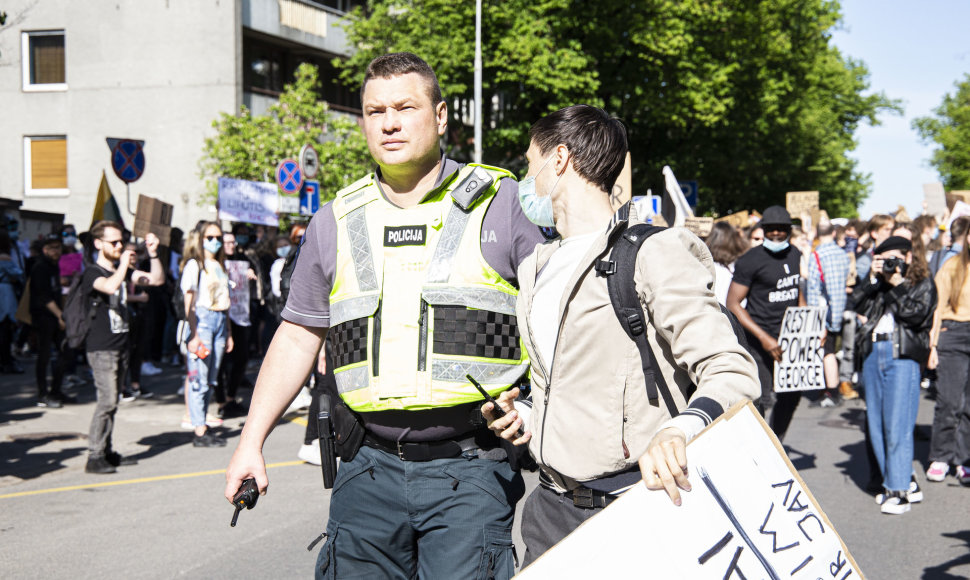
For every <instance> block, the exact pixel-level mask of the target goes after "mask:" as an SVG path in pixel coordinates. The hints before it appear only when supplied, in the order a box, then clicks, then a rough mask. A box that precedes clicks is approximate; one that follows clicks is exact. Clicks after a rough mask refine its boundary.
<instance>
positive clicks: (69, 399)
mask: <svg viewBox="0 0 970 580" xmlns="http://www.w3.org/2000/svg"><path fill="white" fill-rule="evenodd" d="M51 398H56V399H57V400H58V401H60V403H61V405H77V397H75V396H74V395H65V394H64V393H58V394H57V395H53V396H52V397H51Z"/></svg>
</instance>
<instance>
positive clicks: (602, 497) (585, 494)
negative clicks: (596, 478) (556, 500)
mask: <svg viewBox="0 0 970 580" xmlns="http://www.w3.org/2000/svg"><path fill="white" fill-rule="evenodd" d="M563 495H565V496H566V497H567V498H569V499H571V500H573V505H574V506H576V507H578V508H584V509H596V508H605V507H606V506H608V505H610V504H611V503H613V501H614V500H615V499H616V498H617V497H618V496H615V495H613V494H611V493H606V492H605V491H596V490H595V489H590V488H588V487H577V488H576V489H574V490H572V491H567V492H566V493H565V494H563Z"/></svg>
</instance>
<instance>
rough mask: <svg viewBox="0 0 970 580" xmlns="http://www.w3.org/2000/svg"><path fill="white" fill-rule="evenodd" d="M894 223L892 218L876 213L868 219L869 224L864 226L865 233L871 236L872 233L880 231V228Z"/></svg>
mask: <svg viewBox="0 0 970 580" xmlns="http://www.w3.org/2000/svg"><path fill="white" fill-rule="evenodd" d="M895 223H896V220H895V219H893V216H891V215H886V214H881V213H877V214H876V215H874V216H872V217H871V218H869V223H867V224H866V231H867V232H869V233H870V234H871V233H872V232H875V231H878V230H881V229H882V228H884V227H886V224H895ZM856 231H858V230H856Z"/></svg>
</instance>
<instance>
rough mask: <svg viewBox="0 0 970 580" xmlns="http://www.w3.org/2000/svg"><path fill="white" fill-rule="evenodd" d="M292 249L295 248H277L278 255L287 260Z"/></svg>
mask: <svg viewBox="0 0 970 580" xmlns="http://www.w3.org/2000/svg"><path fill="white" fill-rule="evenodd" d="M292 249H293V246H283V247H282V248H276V255H277V256H279V257H280V258H285V257H287V256H289V255H290V250H292Z"/></svg>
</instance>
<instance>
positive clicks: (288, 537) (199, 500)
mask: <svg viewBox="0 0 970 580" xmlns="http://www.w3.org/2000/svg"><path fill="white" fill-rule="evenodd" d="M25 366H31V363H29V362H28V363H25ZM28 371H32V368H29V369H28ZM30 377H32V373H30V372H28V373H27V374H24V375H0V577H2V578H67V577H70V578H99V579H100V578H106V577H107V578H112V577H125V578H173V577H180V578H230V577H231V578H266V577H274V578H307V577H311V575H312V570H313V565H314V562H315V558H316V550H314V551H313V552H308V551H307V549H306V546H307V545H308V544H309V543H310V542H311V541H312V540H313V539H314V538H316V537H317V536H318V535H319V534H320V532H322V531H323V530H324V528H325V526H326V521H327V503H328V500H329V493H328V492H327V491H325V490H324V489H323V486H322V484H321V476H320V470H319V468H318V467H315V466H312V465H308V464H305V463H303V462H301V461H299V460H298V459H297V457H296V453H297V450H298V448H299V446H300V444H301V443H302V440H303V429H304V427H303V425H304V424H305V423H302V418H301V415H300V413H298V412H293V413H290V414H288V415H287V416H286V417H285V418H284V420H283V421H282V422H281V423H280V425H279V426H278V427H277V429H276V431H275V432H274V433H273V435H272V436H271V437H270V438H269V440H268V441H267V443H266V446H265V449H264V453H265V457H266V461H267V463H268V464H269V465H270V469H269V478H270V491H269V493H268V494H267V495H266V496H264V497H261V498H260V500H259V502H258V505H257V506H256V508H255V509H254V510H252V511H244V512H242V514H241V515H240V517H239V523H238V525H237V526H236V527H235V528H230V527H229V520H230V519H231V516H232V512H233V509H232V507H231V506H230V505H229V504H228V503H227V502H226V500H225V498H223V497H222V492H223V487H224V481H225V479H224V475H223V470H224V469H225V466H226V464H227V463H228V461H229V457H230V456H231V454H232V450H233V445H234V444H235V441H236V439H237V437H238V434H239V431H240V428H241V426H242V423H243V419H242V418H239V419H229V420H227V421H226V423H225V425H224V426H223V427H222V428H221V429H220V431H221V432H222V434H223V435H224V436H226V437H228V438H229V443H230V444H229V446H228V447H225V448H221V449H200V448H195V447H193V446H192V444H191V439H192V435H191V432H190V431H186V430H182V429H181V428H180V426H179V423H180V420H181V417H182V414H183V412H184V404H183V400H182V397H181V396H179V395H177V394H176V390H177V388H178V385H179V382H180V377H181V371H179V370H178V369H175V368H171V367H168V368H166V370H165V373H163V374H162V375H160V376H158V377H152V378H149V379H146V381H145V385H146V387H148V388H150V389H151V390H152V391H154V392H155V393H156V396H155V398H153V399H147V400H137V401H133V402H129V403H122V404H121V408H120V409H119V412H118V415H117V420H116V425H115V430H114V441H115V448H116V449H117V450H118V451H120V452H121V453H123V454H125V455H132V456H134V457H136V458H137V459H138V460H139V463H138V464H137V465H134V466H129V467H123V468H119V471H118V473H116V474H112V475H89V474H86V473H84V464H85V461H86V443H87V437H86V433H87V430H88V426H89V422H90V418H91V414H92V412H93V409H94V389H93V387H92V386H91V385H87V386H82V387H79V388H78V389H76V390H75V391H74V392H75V394H77V395H78V397H79V399H80V402H79V403H80V404H78V405H69V406H66V407H64V408H62V409H40V408H37V407H35V406H34V402H35V393H34V387H33V379H32V378H30ZM242 394H244V395H248V394H249V392H248V391H243V393H242ZM862 409H863V403H862V402H861V401H851V402H847V403H845V404H844V405H843V406H841V407H837V408H832V409H820V408H810V407H808V406H807V404H805V402H803V404H802V406H801V407H800V408H799V409H798V411H797V412H796V414H795V419H794V421H793V423H792V427H791V429H790V432H789V435H788V438H787V440H786V441H785V443H786V445H787V446H789V449H790V453H789V455H790V457H791V459H792V461H793V463H794V465H795V466H796V468H798V470H799V472H800V474H801V476H802V478H803V479H804V480H805V482H806V483H807V484H808V486H809V488H810V489H811V490H812V492H813V493H814V494H815V496H816V498H817V499H818V501H819V503H820V504H821V506H822V508H823V509H824V510H825V511H826V513H827V514H828V516H829V518H830V519H831V521H832V523H833V525H834V526H835V528H836V529H837V530H838V532H839V533H840V534H841V536H842V538H843V539H844V541H845V543H846V544H847V545H848V547H849V550H850V551H851V553H852V554H853V556H854V557H855V559H856V561H857V562H858V564H859V566H860V567H861V569H862V571H863V572H865V573H866V575H867V577H869V578H872V579H883V578H890V579H908V578H926V579H949V578H970V517H968V516H970V501H968V500H970V495H968V494H970V489H968V488H963V487H961V486H960V485H958V484H957V483H956V482H955V481H954V480H953V479H952V477H951V478H950V479H948V480H947V481H946V482H944V483H927V482H926V481H925V478H924V477H923V476H922V469H923V468H924V467H925V465H926V454H927V449H928V442H927V441H925V440H918V441H917V447H916V456H917V468H918V470H919V473H920V482H921V484H922V486H923V489H924V492H925V495H926V499H925V500H924V501H923V502H922V503H921V504H916V505H915V506H914V507H913V509H912V511H911V512H909V513H908V514H905V515H902V516H887V515H882V514H881V513H880V512H879V508H878V506H877V505H876V504H875V503H874V501H873V499H872V497H871V496H870V495H868V494H867V493H866V492H865V490H864V489H863V488H864V486H865V483H866V480H867V478H868V468H867V465H866V460H865V454H864V450H863V442H862V431H861V430H860V422H861V420H862ZM932 415H933V402H932V401H931V400H929V399H927V398H926V396H925V393H924V398H923V401H922V403H921V405H920V412H919V419H918V425H919V433H920V434H922V435H928V433H929V425H930V424H931V422H932ZM535 481H536V478H535V477H534V476H533V475H531V474H530V475H529V476H528V477H527V482H528V483H529V487H530V488H531V487H532V486H534V485H535ZM516 543H517V545H518V550H519V554H520V555H521V554H523V553H524V547H523V546H522V543H521V539H520V538H519V537H518V534H517V533H516ZM318 547H319V546H318ZM634 561H636V556H631V570H639V569H641V568H639V566H640V565H641V564H636V567H635V565H634V563H633V562H634Z"/></svg>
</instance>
